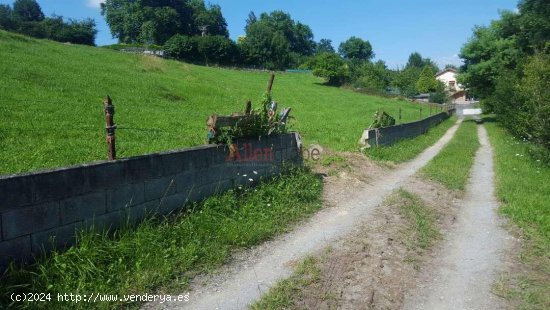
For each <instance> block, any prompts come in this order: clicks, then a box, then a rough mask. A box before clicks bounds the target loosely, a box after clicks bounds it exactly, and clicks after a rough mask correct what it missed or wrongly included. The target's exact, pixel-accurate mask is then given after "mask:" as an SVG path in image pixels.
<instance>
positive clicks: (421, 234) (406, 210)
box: [390, 188, 441, 253]
mask: <svg viewBox="0 0 550 310" xmlns="http://www.w3.org/2000/svg"><path fill="white" fill-rule="evenodd" d="M394 199H396V201H393V202H390V204H392V205H398V206H399V213H400V214H401V216H403V217H404V218H405V220H406V221H407V223H408V226H407V230H406V232H405V235H406V237H405V244H406V245H407V248H408V249H409V250H410V251H413V252H416V253H419V252H422V251H423V250H427V249H429V248H430V247H431V246H432V245H433V243H434V241H435V240H437V239H439V238H440V237H441V234H440V233H439V230H438V229H437V227H436V225H435V216H434V214H433V213H432V211H431V210H430V209H428V208H427V207H426V206H425V205H424V203H423V202H422V200H421V199H420V197H418V196H416V195H414V194H412V193H410V192H408V191H406V190H404V189H402V188H400V189H399V190H398V191H397V195H395V198H394Z"/></svg>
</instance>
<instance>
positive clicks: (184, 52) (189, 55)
mask: <svg viewBox="0 0 550 310" xmlns="http://www.w3.org/2000/svg"><path fill="white" fill-rule="evenodd" d="M164 50H165V51H166V52H168V54H170V56H172V57H174V58H177V59H181V60H187V61H194V60H196V59H197V58H198V44H197V41H196V40H194V39H193V38H192V37H189V36H185V35H182V34H176V35H175V36H173V37H171V38H170V39H168V41H167V42H166V44H164Z"/></svg>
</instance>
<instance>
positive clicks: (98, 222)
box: [83, 210, 126, 232]
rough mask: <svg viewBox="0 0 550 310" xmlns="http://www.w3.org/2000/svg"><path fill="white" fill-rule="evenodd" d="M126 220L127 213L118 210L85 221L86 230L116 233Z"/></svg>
mask: <svg viewBox="0 0 550 310" xmlns="http://www.w3.org/2000/svg"><path fill="white" fill-rule="evenodd" d="M125 219H126V212H124V211H123V210H118V211H114V212H110V213H106V214H103V215H99V216H95V217H93V218H88V219H86V220H84V223H83V224H84V226H83V227H84V228H85V229H92V228H93V230H94V231H98V232H101V231H107V230H108V231H110V232H112V231H114V230H116V229H118V228H119V227H120V226H121V225H122V223H124V221H125Z"/></svg>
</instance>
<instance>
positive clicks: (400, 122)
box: [399, 108, 403, 124]
mask: <svg viewBox="0 0 550 310" xmlns="http://www.w3.org/2000/svg"><path fill="white" fill-rule="evenodd" d="M402 123H403V122H402V121H401V108H399V124H402Z"/></svg>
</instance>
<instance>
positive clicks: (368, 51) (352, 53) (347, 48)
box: [338, 37, 374, 61]
mask: <svg viewBox="0 0 550 310" xmlns="http://www.w3.org/2000/svg"><path fill="white" fill-rule="evenodd" d="M338 52H339V53H340V55H342V57H344V58H345V59H349V60H360V61H369V60H371V59H372V58H374V52H373V51H372V46H371V44H370V42H369V41H364V40H363V39H361V38H357V37H351V38H349V39H348V40H346V41H345V42H342V43H341V44H340V47H338Z"/></svg>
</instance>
